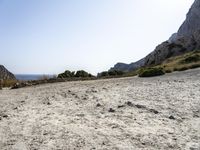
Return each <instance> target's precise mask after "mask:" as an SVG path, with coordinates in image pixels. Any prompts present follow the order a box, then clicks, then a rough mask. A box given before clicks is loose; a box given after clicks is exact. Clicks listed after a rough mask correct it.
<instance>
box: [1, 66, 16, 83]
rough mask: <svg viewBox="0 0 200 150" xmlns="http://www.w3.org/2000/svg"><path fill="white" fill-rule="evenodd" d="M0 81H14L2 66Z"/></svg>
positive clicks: (12, 75)
mask: <svg viewBox="0 0 200 150" xmlns="http://www.w3.org/2000/svg"><path fill="white" fill-rule="evenodd" d="M0 79H1V80H7V79H8V80H16V78H15V76H14V74H12V73H11V72H9V71H8V70H7V69H6V68H5V67H4V66H2V65H0Z"/></svg>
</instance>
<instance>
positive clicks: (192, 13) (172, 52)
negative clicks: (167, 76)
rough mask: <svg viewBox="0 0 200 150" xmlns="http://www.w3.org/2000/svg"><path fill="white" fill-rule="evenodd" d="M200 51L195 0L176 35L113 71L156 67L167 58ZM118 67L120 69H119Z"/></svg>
mask: <svg viewBox="0 0 200 150" xmlns="http://www.w3.org/2000/svg"><path fill="white" fill-rule="evenodd" d="M196 49H200V0H195V2H194V3H193V5H192V7H191V8H190V10H189V12H188V14H187V17H186V20H185V21H184V22H183V24H182V25H181V27H180V28H179V30H178V32H177V33H174V34H173V35H172V36H171V37H170V38H169V40H167V41H165V42H163V43H162V44H160V45H158V46H157V47H156V48H155V50H154V51H153V52H151V53H150V54H149V55H147V56H146V57H145V58H143V59H141V60H139V61H137V62H135V63H131V64H123V65H119V64H116V65H115V66H114V67H113V68H111V69H113V70H120V71H132V70H135V69H137V68H140V67H142V66H149V65H157V64H160V63H162V62H163V61H164V60H166V59H167V58H169V57H172V56H176V55H180V54H183V53H186V52H188V51H192V50H196ZM119 66H120V67H119Z"/></svg>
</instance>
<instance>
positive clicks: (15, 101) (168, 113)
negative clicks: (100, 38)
mask: <svg viewBox="0 0 200 150" xmlns="http://www.w3.org/2000/svg"><path fill="white" fill-rule="evenodd" d="M0 149H1V150H12V149H13V150H29V149H30V150H54V149H55V150H68V149H77V150H79V149H86V150H87V149H88V150H90V149H105V150H106V149H123V150H124V149H125V150H126V149H127V150H129V149H130V150H131V149H135V150H137V149H146V150H151V149H152V150H154V149H163V150H164V149H165V150H168V149H180V150H182V149H188V150H190V149H191V150H199V149H200V69H195V70H190V71H185V72H180V73H172V74H168V75H165V76H161V77H154V78H138V77H131V78H122V79H108V80H98V81H82V82H80V81H78V82H65V83H55V84H46V85H41V86H35V87H29V88H23V89H17V90H2V91H0Z"/></svg>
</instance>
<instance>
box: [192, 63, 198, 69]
mask: <svg viewBox="0 0 200 150" xmlns="http://www.w3.org/2000/svg"><path fill="white" fill-rule="evenodd" d="M199 67H200V64H193V65H191V66H190V69H194V68H199Z"/></svg>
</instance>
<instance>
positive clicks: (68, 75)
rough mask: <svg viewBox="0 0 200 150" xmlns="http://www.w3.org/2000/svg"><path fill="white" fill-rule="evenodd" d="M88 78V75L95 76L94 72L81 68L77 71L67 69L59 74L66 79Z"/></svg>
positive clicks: (59, 76)
mask: <svg viewBox="0 0 200 150" xmlns="http://www.w3.org/2000/svg"><path fill="white" fill-rule="evenodd" d="M80 77H81V78H87V77H94V76H93V75H92V74H90V73H88V72H86V71H84V70H79V71H77V72H76V73H75V71H72V72H71V71H69V70H66V71H65V72H64V73H61V74H59V75H58V77H57V78H60V79H66V78H80Z"/></svg>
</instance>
